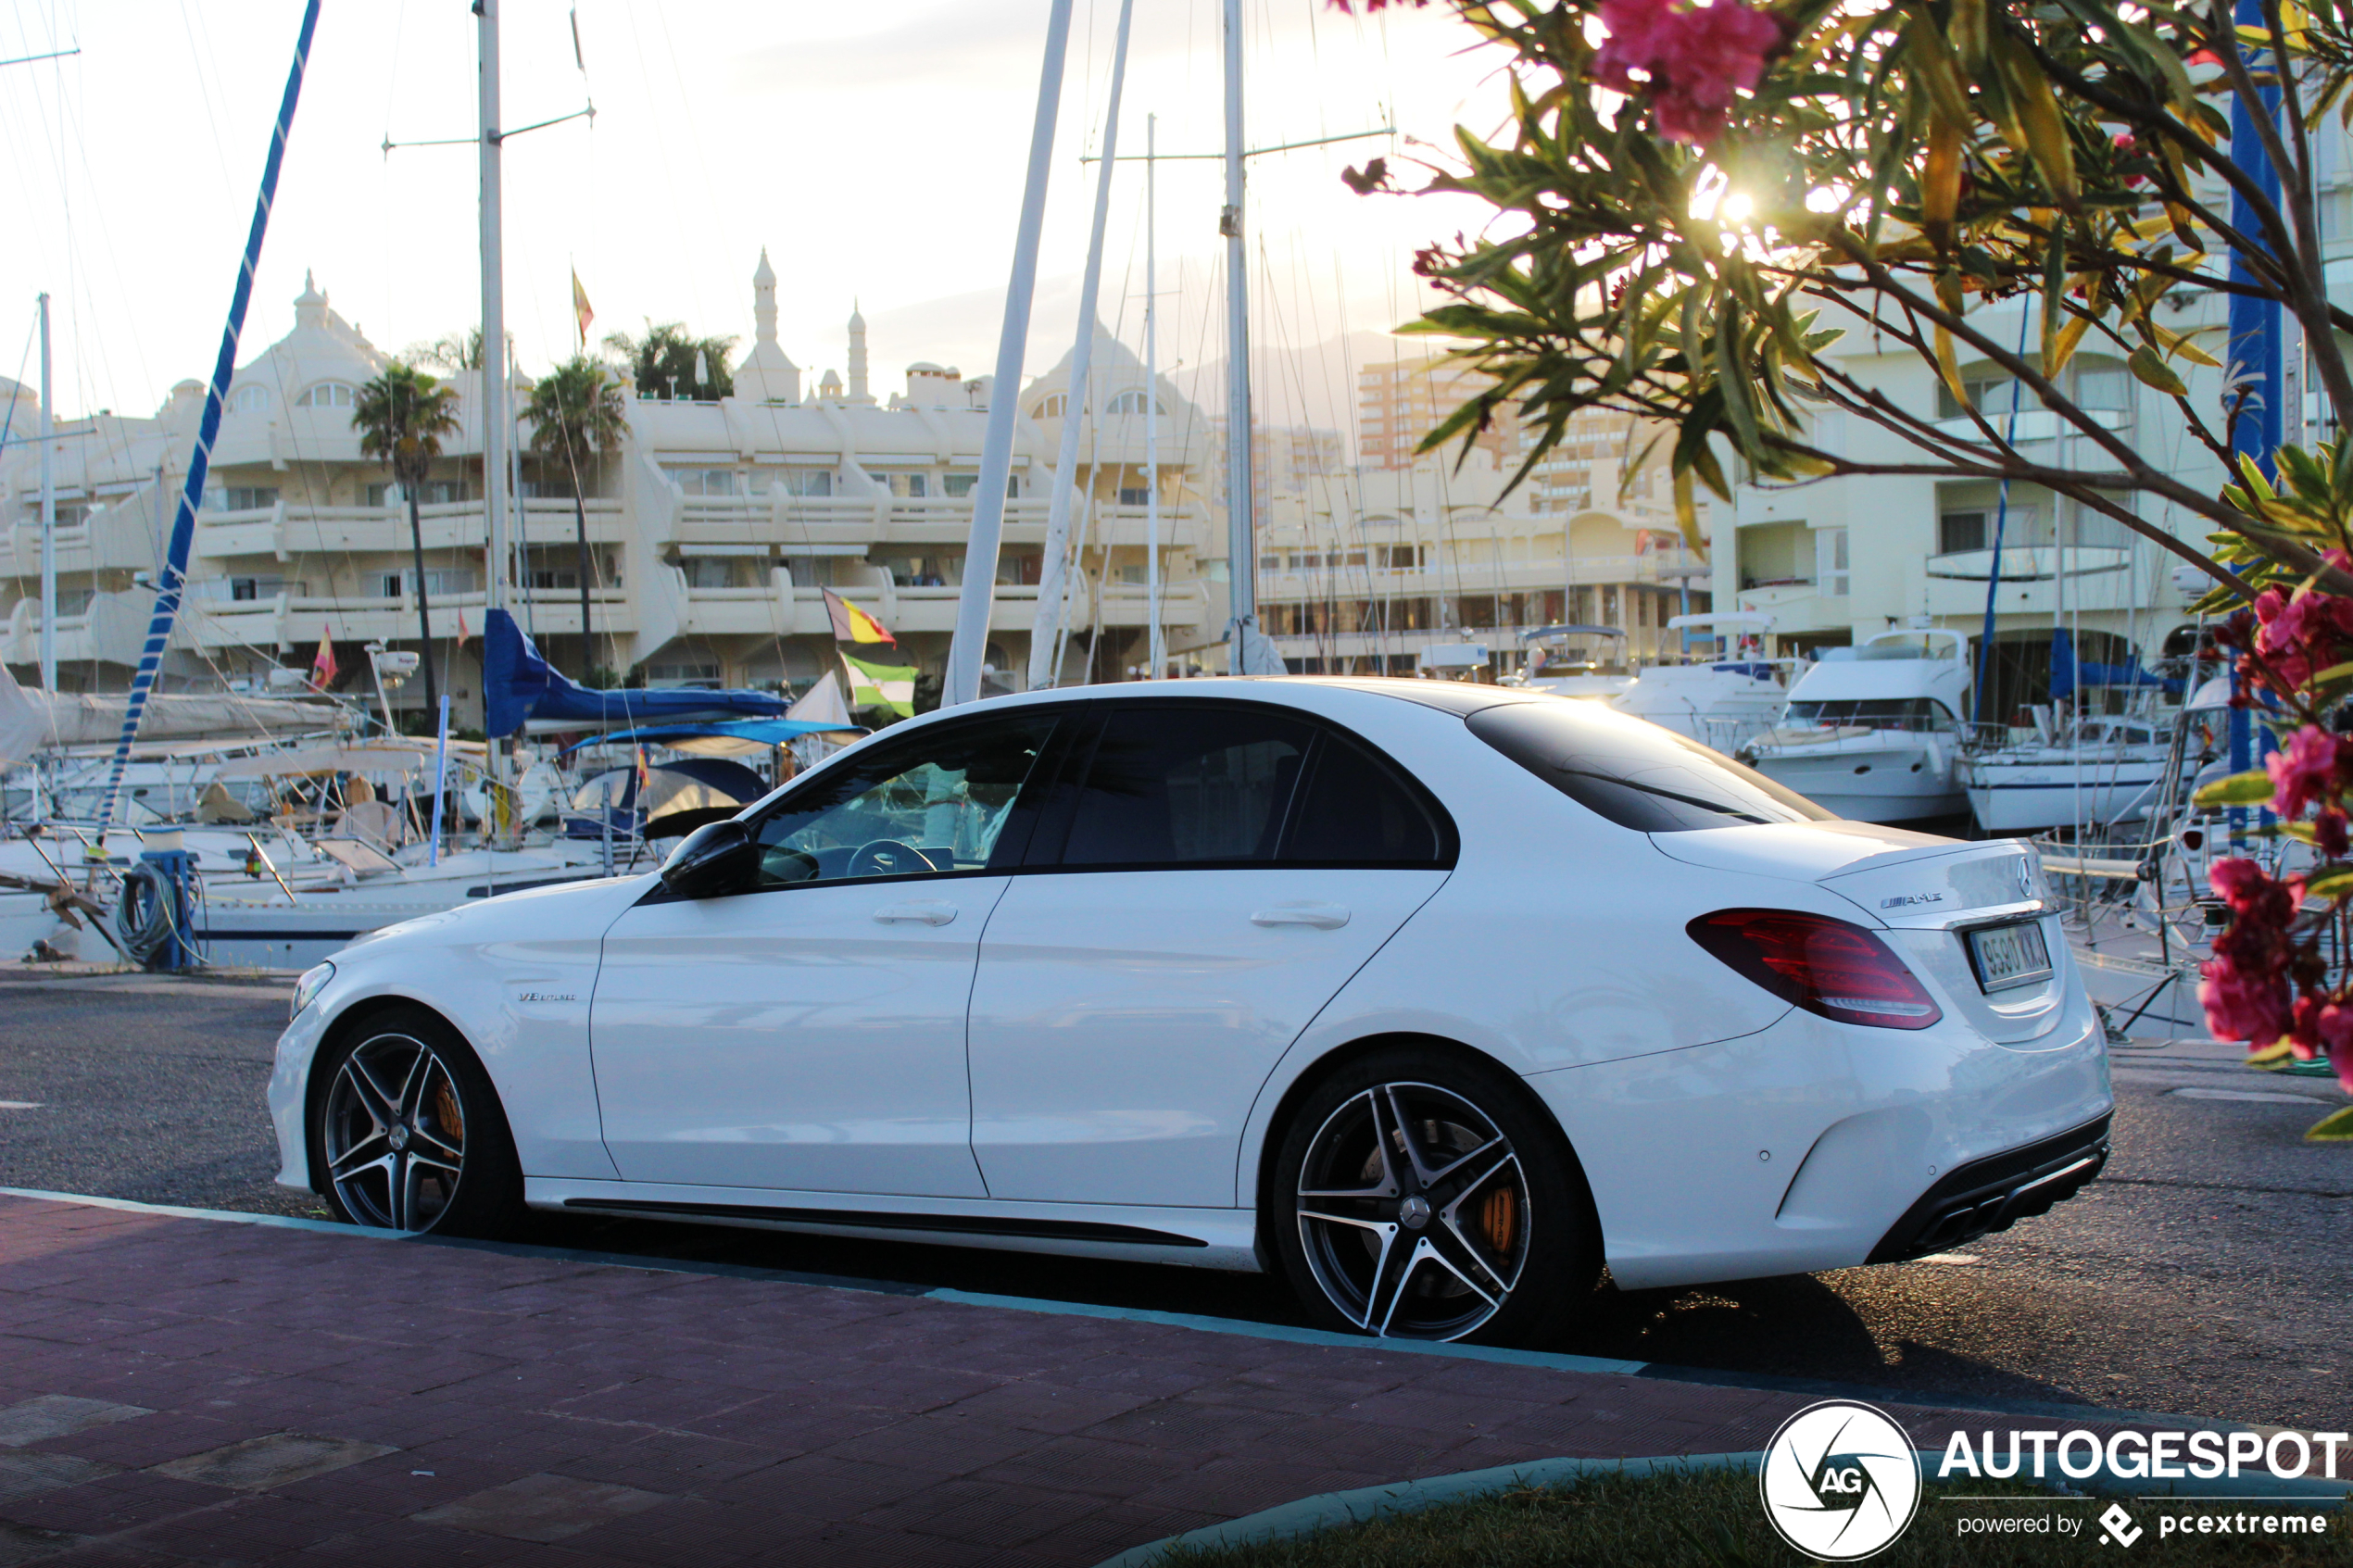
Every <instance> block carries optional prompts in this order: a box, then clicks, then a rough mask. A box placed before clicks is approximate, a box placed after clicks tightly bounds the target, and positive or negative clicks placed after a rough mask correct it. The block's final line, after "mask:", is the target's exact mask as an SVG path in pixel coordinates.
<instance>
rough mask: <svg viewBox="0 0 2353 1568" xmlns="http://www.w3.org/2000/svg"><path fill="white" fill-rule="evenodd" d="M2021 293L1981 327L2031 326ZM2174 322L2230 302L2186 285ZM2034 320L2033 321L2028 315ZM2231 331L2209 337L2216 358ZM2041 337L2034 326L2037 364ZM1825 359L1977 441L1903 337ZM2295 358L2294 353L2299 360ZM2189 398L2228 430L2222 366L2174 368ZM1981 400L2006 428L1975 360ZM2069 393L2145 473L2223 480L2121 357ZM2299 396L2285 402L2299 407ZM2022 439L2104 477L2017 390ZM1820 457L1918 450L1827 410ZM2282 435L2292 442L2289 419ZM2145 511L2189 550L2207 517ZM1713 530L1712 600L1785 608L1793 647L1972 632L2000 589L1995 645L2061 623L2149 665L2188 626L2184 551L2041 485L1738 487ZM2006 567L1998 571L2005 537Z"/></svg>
mask: <svg viewBox="0 0 2353 1568" xmlns="http://www.w3.org/2000/svg"><path fill="white" fill-rule="evenodd" d="M2023 308H2025V307H2024V305H2023V303H2022V302H2021V301H2020V300H2010V301H2006V302H2003V303H2001V304H1997V305H1993V306H1988V307H1982V308H1980V309H1978V310H1976V311H1974V312H1972V313H1971V316H1970V320H1971V321H1972V322H1973V323H1975V324H1978V325H1980V327H1981V330H1982V331H1983V332H1985V333H1987V334H1988V335H1989V336H1991V337H1992V338H1993V339H1994V341H1995V342H2001V343H2015V342H2017V341H2019V335H2020V310H2021V309H2023ZM2158 311H2159V313H2160V319H2161V320H2163V321H2164V322H2165V324H2166V325H2167V326H2169V327H2171V328H2172V329H2173V330H2174V331H2176V332H2192V331H2194V330H2196V328H2199V327H2201V326H2206V325H2208V324H2213V325H2218V326H2219V325H2220V324H2221V322H2222V320H2223V315H2224V307H2223V304H2222V300H2221V296H2220V295H2212V294H2208V293H2206V292H2205V291H2201V290H2183V291H2178V292H2177V293H2176V294H2174V295H2171V296H2169V297H2168V298H2167V299H2166V300H2165V301H2163V302H2161V303H2160V304H2159V306H2158ZM2028 326H2029V327H2030V329H2035V328H2036V323H2034V322H2029V323H2028ZM2038 340H2039V331H2038V330H2036V331H2032V332H2031V335H2030V339H2029V350H2030V357H2031V355H2032V348H2033V345H2034V343H2035V341H2038ZM2200 341H2201V342H2202V343H2203V344H2205V345H2208V347H2209V348H2211V349H2212V350H2213V351H2214V352H2216V353H2217V355H2218V357H2219V355H2220V351H2221V333H2220V332H2212V333H2208V334H2207V335H2206V336H2205V337H2203V338H2202V339H2200ZM1830 357H1832V358H1836V359H1837V360H1838V361H1839V362H1840V363H1841V364H1842V365H1843V368H1844V369H1845V370H1847V371H1848V372H1849V373H1850V374H1853V375H1854V376H1856V378H1857V379H1858V380H1859V381H1861V382H1862V383H1865V384H1866V385H1869V386H1872V387H1876V388H1878V389H1880V390H1881V391H1883V392H1885V393H1886V394H1887V395H1888V396H1889V397H1890V398H1891V399H1893V400H1894V402H1895V403H1896V404H1897V405H1898V406H1899V407H1901V408H1906V409H1908V410H1910V411H1912V412H1914V413H1917V414H1919V415H1922V416H1924V417H1926V418H1929V419H1931V420H1936V421H1937V422H1938V423H1939V425H1940V426H1942V427H1943V428H1944V429H1947V430H1951V431H1954V432H1956V433H1973V432H1974V426H1973V425H1972V424H1971V423H1970V421H1969V420H1968V418H1967V416H1966V414H1965V412H1964V410H1963V409H1962V408H1961V405H1960V404H1959V402H1958V401H1957V399H1956V398H1955V397H1954V396H1953V395H1952V393H1951V392H1950V391H1949V390H1948V389H1947V388H1946V387H1945V386H1944V383H1943V381H1942V379H1941V378H1940V377H1938V376H1937V375H1936V373H1935V372H1934V371H1933V370H1931V368H1930V367H1929V366H1928V365H1926V364H1924V363H1922V362H1921V360H1920V359H1919V357H1918V356H1917V355H1915V354H1913V353H1911V352H1910V351H1909V350H1907V349H1904V348H1902V347H1901V346H1900V345H1887V351H1885V352H1881V345H1879V344H1877V343H1875V341H1874V338H1873V334H1872V333H1871V331H1870V328H1869V323H1868V322H1855V323H1851V324H1850V327H1849V330H1848V332H1847V335H1846V337H1845V338H1843V340H1841V341H1840V342H1839V343H1838V344H1836V345H1832V347H1831V350H1830ZM2292 362H2293V357H2292V356H2291V363H2292ZM2173 365H2174V369H2175V370H2177V371H2179V372H2180V373H2181V374H2182V375H2183V378H2184V380H2186V381H2187V382H2188V383H2189V385H2190V390H2191V395H2192V399H2193V401H2194V402H2195V403H2196V406H2197V407H2198V408H2200V409H2201V410H2202V411H2203V412H2204V414H2205V417H2206V418H2208V420H2209V421H2210V422H2211V423H2212V424H2213V426H2214V428H2216V429H2217V430H2219V429H2220V428H2221V418H2220V410H2221V372H2220V371H2218V370H2201V369H2198V368H2196V367H2194V366H2192V365H2190V364H2189V363H2188V362H2186V361H2183V360H2176V361H2174V362H2173ZM1961 374H1962V379H1963V382H1964V384H1965V385H1966V387H1967V389H1968V391H1969V396H1970V400H1971V402H1973V403H1974V404H1975V405H1976V406H1977V408H1979V409H1980V411H1982V413H1983V414H1984V415H1985V417H1986V418H1987V419H1988V420H1990V421H1991V422H1992V423H1993V424H1994V426H1995V427H1996V428H1997V429H1999V428H2003V427H2005V426H2007V425H2008V424H2009V423H2010V421H2011V420H2012V418H2013V414H2012V401H2013V394H2014V393H2015V392H2018V391H2020V389H2019V388H2018V387H2017V385H2016V383H2014V382H2013V381H2012V380H2011V378H2009V377H2008V376H2007V374H2005V373H2003V372H2001V371H2000V370H1996V369H1994V367H1993V366H1992V365H1991V364H1990V363H1987V362H1984V361H1982V360H1981V361H1979V362H1978V363H1976V364H1970V363H1969V362H1967V361H1964V363H1963V365H1962V371H1961ZM2063 390H2064V391H2065V392H2067V394H2068V395H2070V397H2071V398H2072V399H2073V400H2074V401H2076V402H2077V403H2078V404H2079V405H2080V406H2082V407H2083V408H2086V409H2088V410H2090V411H2092V412H2093V413H2095V415H2096V417H2097V418H2098V420H2099V421H2100V423H2101V424H2102V425H2103V426H2105V427H2106V428H2107V429H2108V430H2110V431H2113V432H2114V433H2117V434H2118V435H2120V436H2121V437H2123V438H2124V439H2125V440H2126V441H2128V442H2130V443H2132V444H2133V446H2134V448H2135V449H2136V450H2137V451H2138V452H2139V453H2140V454H2141V455H2142V456H2143V457H2144V458H2146V459H2147V460H2149V461H2150V462H2151V464H2152V466H2154V467H2156V468H2158V469H2160V470H2165V471H2167V472H2169V473H2171V475H2172V476H2173V477H2175V478H2177V479H2179V480H2181V481H2182V482H2183V483H2185V484H2188V485H2191V486H2193V487H2195V488H2196V489H2198V490H2200V491H2204V492H2206V493H2208V494H2211V493H2213V492H2214V491H2215V490H2216V489H2218V488H2219V487H2220V486H2221V483H2222V479H2223V476H2222V473H2221V466H2220V464H2219V463H2218V462H2217V461H2216V460H2215V459H2214V458H2213V457H2212V456H2211V455H2210V454H2209V453H2208V452H2207V451H2206V449H2205V448H2204V447H2203V446H2201V445H2199V444H2198V443H2197V442H2196V440H2195V439H2194V438H2193V437H2192V436H2191V435H2190V434H2189V433H2188V432H2187V430H2186V429H2184V427H2183V420H2182V418H2181V415H2180V412H2179V411H2178V409H2176V408H2174V406H2173V404H2172V401H2171V399H2170V398H2168V397H2166V396H2164V395H2161V394H2158V393H2157V392H2155V391H2153V390H2151V389H2150V388H2148V387H2145V386H2144V385H2142V384H2141V383H2140V382H2139V381H2137V380H2136V379H2134V378H2133V375H2132V374H2131V373H2130V372H2129V371H2128V370H2126V369H2125V367H2124V365H2123V363H2122V361H2120V360H2119V359H2117V358H2112V357H2108V356H2105V355H2101V354H2097V353H2093V352H2088V351H2086V352H2082V353H2078V354H2077V355H2076V356H2074V358H2072V359H2071V360H2070V363H2069V364H2068V365H2067V367H2066V369H2065V370H2064V371H2063ZM2296 401H2297V400H2296V399H2294V398H2293V395H2291V402H2290V405H2289V406H2290V407H2291V408H2294V407H2296ZM2017 402H2018V409H2017V412H2016V414H2015V420H2016V440H2017V442H2018V445H2020V450H2021V451H2022V452H2023V453H2024V454H2025V456H2026V457H2027V458H2029V459H2030V460H2032V461H2039V462H2044V463H2047V464H2051V465H2054V466H2060V467H2069V468H2075V467H2087V468H2093V469H2098V468H2102V467H2108V466H2110V465H2108V463H2106V462H2104V461H2103V458H2102V455H2101V453H2100V451H2099V449H2098V447H2097V445H2095V443H2094V442H2093V441H2092V440H2091V438H2089V437H2088V436H2085V435H2083V434H2081V433H2077V432H2075V431H2074V429H2073V428H2072V427H2071V426H2068V425H2062V423H2061V422H2060V420H2059V419H2058V416H2057V415H2056V414H2054V413H2052V412H2051V411H2050V410H2048V409H2046V408H2041V407H2040V406H2039V405H2038V404H2037V402H2036V399H2035V397H2034V395H2032V393H2024V394H2023V395H2020V396H2019V397H2018V398H2017ZM1814 432H1815V438H1816V440H1817V441H1818V444H1819V445H1822V446H1823V448H1824V449H1825V450H1828V451H1831V452H1833V453H1837V454H1839V455H1842V456H1846V457H1850V458H1873V459H1881V458H1883V459H1885V460H1887V461H1890V462H1906V461H1918V460H1919V458H1918V454H1917V451H1916V449H1915V448H1912V447H1911V446H1909V445H1907V444H1905V443H1903V442H1901V441H1900V440H1898V439H1897V438H1896V437H1895V436H1894V435H1892V434H1890V433H1887V432H1885V431H1883V430H1881V429H1880V428H1879V427H1877V426H1876V425H1872V424H1868V423H1865V422H1863V421H1861V420H1855V419H1852V418H1850V417H1849V416H1847V415H1845V414H1843V413H1841V412H1837V411H1825V412H1823V413H1822V414H1821V415H1820V416H1819V418H1818V420H1816V422H1815V426H1814ZM2288 439H2290V440H2296V439H2298V435H2297V433H2296V429H2295V427H2294V423H2293V421H2291V425H2290V430H2289V433H2288ZM2132 504H2133V505H2135V506H2136V507H2137V508H2139V509H2140V510H2141V511H2142V515H2144V516H2146V517H2149V518H2150V519H2151V520H2152V521H2157V522H2158V523H2159V524H2160V525H2161V526H2163V527H2165V528H2167V529H2168V530H2169V531H2171V533H2173V534H2174V535H2175V536H2176V537H2178V538H2181V539H2183V540H2184V541H2186V542H2189V543H2191V544H2202V542H2203V540H2204V538H2205V535H2206V534H2208V533H2210V532H2212V530H2213V525H2212V524H2210V523H2208V522H2207V521H2204V520H2202V519H2198V518H2196V517H2193V516H2190V515H2188V514H2185V513H2183V512H2181V511H2179V509H2178V508H2170V507H2166V506H2164V505H2162V504H2161V503H2158V502H2155V501H2153V500H2151V499H2148V498H2145V497H2143V498H2139V499H2136V500H2135V501H2133V503H2132ZM1714 518H1715V521H1714V524H1713V528H1712V533H1711V546H1712V547H1711V550H1710V558H1711V564H1712V566H1713V568H1714V582H1713V586H1714V589H1715V595H1716V600H1717V602H1718V603H1719V604H1722V605H1724V606H1725V607H1726V608H1734V607H1737V608H1742V609H1754V610H1761V611H1764V612H1766V613H1768V614H1769V615H1771V616H1773V617H1774V619H1775V621H1776V631H1777V633H1778V634H1780V636H1781V637H1782V639H1783V641H1784V643H1785V645H1794V646H1800V647H1805V646H1837V645H1842V644H1846V643H1850V642H1860V641H1862V640H1864V639H1865V638H1867V637H1869V635H1871V634H1872V633H1876V632H1882V631H1885V630H1887V629H1889V628H1890V627H1894V626H1910V625H1915V624H1928V625H1934V626H1943V627H1949V628H1951V629H1953V630H1956V631H1958V632H1961V633H1965V634H1966V635H1968V636H1969V637H1971V638H1976V637H1978V636H1980V635H1981V634H1982V631H1983V627H1984V621H1985V614H1986V608H1987V603H1986V600H1987V593H1988V589H1989V587H1990V588H1991V589H1992V590H1993V594H1994V636H1995V639H1996V643H1997V646H1998V645H2002V644H2016V645H2019V646H2031V645H2033V644H2037V643H2040V642H2042V641H2043V640H2044V639H2046V638H2047V636H2048V634H2049V633H2050V631H2051V629H2052V628H2053V626H2054V625H2056V624H2058V623H2060V622H2061V621H2064V623H2065V624H2066V625H2067V626H2068V627H2069V628H2070V632H2081V633H2106V634H2108V635H2112V636H2116V637H2121V638H2127V639H2129V640H2130V641H2132V642H2133V644H2134V645H2135V646H2137V647H2138V649H2139V651H2140V655H2141V657H2142V659H2144V660H2145V659H2149V658H2150V657H2152V656H2153V655H2154V654H2155V652H2156V650H2157V648H2158V646H2159V645H2160V644H2161V643H2162V640H2163V638H2164V636H2165V633H2167V632H2169V631H2170V630H2171V629H2172V628H2173V627H2175V626H2177V625H2179V624H2180V623H2181V621H2182V620H2183V611H2184V609H2185V608H2186V604H2187V602H2188V601H2187V600H2186V599H2185V598H2184V596H2183V594H2182V593H2181V591H2180V590H2179V589H2178V588H2177V587H2176V586H2175V584H2174V582H2173V567H2174V565H2175V563H2176V561H2177V559H2178V558H2176V557H2174V556H2172V555H2171V553H2169V552H2167V551H2166V550H2164V549H2163V548H2161V547H2160V546H2157V545H2155V544H2154V543H2152V542H2150V541H2148V540H2146V539H2144V538H2141V537H2139V536H2138V535H2136V534H2134V533H2133V532H2132V531H2131V530H2129V529H2127V528H2125V527H2124V526H2123V525H2122V524H2121V523H2119V522H2116V521H2113V520H2111V519H2109V518H2107V517H2105V516H2102V515H2101V514H2099V513H2097V512H2094V511H2091V510H2088V509H2086V508H2082V507H2080V506H2078V505H2077V504H2075V503H2073V502H2070V501H2062V500H2060V499H2059V498H2058V497H2057V496H2055V495H2053V494H2052V493H2051V492H2049V491H2047V490H2045V489H2044V488H2043V487H2041V486H2039V485H2032V484H2013V485H2011V486H2010V487H2009V493H2008V496H2007V509H2005V504H2004V497H2003V495H2002V490H2001V486H2000V485H1999V484H1997V483H1990V482H1971V481H1956V480H1938V479H1933V478H1914V477H1907V476H1906V477H1894V476H1890V477H1879V476H1873V477H1849V478H1838V479H1828V480H1820V481H1815V482H1811V483H1802V484H1795V485H1786V484H1771V485H1759V484H1755V483H1743V484H1742V485H1740V486H1739V487H1738V488H1737V491H1736V494H1735V495H1734V498H1733V503H1732V505H1731V506H1730V507H1729V508H1720V507H1719V508H1717V509H1716V511H1715V514H1714ZM1997 526H1998V529H1999V532H2000V533H2001V539H2002V546H2003V549H2002V560H2001V572H2000V578H1999V581H1998V583H1994V582H1993V581H1991V579H1992V568H1993V556H1994V551H1993V546H1994V535H1995V533H1996V529H1997Z"/></svg>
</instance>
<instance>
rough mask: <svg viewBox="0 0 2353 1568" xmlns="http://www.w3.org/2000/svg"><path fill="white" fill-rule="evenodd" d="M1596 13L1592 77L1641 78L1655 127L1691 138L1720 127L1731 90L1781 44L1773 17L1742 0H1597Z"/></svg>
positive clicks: (1713, 134)
mask: <svg viewBox="0 0 2353 1568" xmlns="http://www.w3.org/2000/svg"><path fill="white" fill-rule="evenodd" d="M1601 18H1602V20H1603V21H1604V22H1605V23H1607V24H1608V26H1609V38H1608V40H1607V42H1605V43H1604V44H1602V46H1601V48H1600V49H1599V50H1598V51H1597V52H1596V53H1595V54H1594V56H1593V80H1594V81H1595V82H1600V83H1601V84H1602V85H1603V86H1604V87H1608V88H1611V89H1614V90H1615V91H1617V92H1620V93H1626V94H1632V93H1635V92H1637V91H1639V90H1640V89H1641V88H1642V86H1644V85H1647V86H1648V87H1649V88H1650V89H1651V109H1652V113H1653V116H1654V117H1655V119H1656V121H1657V124H1658V129H1659V132H1660V133H1661V134H1663V135H1666V136H1667V137H1670V138H1672V139H1673V140H1675V141H1678V142H1689V143H1691V144H1693V145H1694V146H1703V147H1704V146H1705V145H1707V144H1709V143H1710V142H1713V141H1714V140H1715V139H1716V138H1717V137H1718V136H1719V135H1721V134H1723V131H1724V123H1725V120H1726V119H1727V118H1728V116H1729V115H1730V110H1731V107H1732V97H1733V94H1736V93H1740V92H1745V91H1747V90H1750V89H1752V88H1754V87H1755V85H1756V83H1757V82H1758V81H1759V80H1760V79H1761V78H1762V77H1763V76H1764V74H1765V61H1766V58H1767V56H1769V55H1770V54H1771V53H1772V52H1773V51H1774V50H1775V49H1778V48H1780V44H1781V30H1780V24H1779V23H1777V22H1776V21H1774V20H1773V19H1772V18H1770V17H1768V16H1767V15H1765V13H1763V12H1762V11H1756V10H1752V9H1750V8H1749V7H1748V6H1745V5H1743V4H1742V3H1741V0H1715V3H1714V4H1712V5H1706V6H1686V5H1682V4H1680V0H1602V5H1601ZM1637 71H1640V72H1641V73H1642V75H1641V77H1640V78H1639V79H1638V78H1637V77H1636V75H1635V74H1634V73H1635V72H1637Z"/></svg>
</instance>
